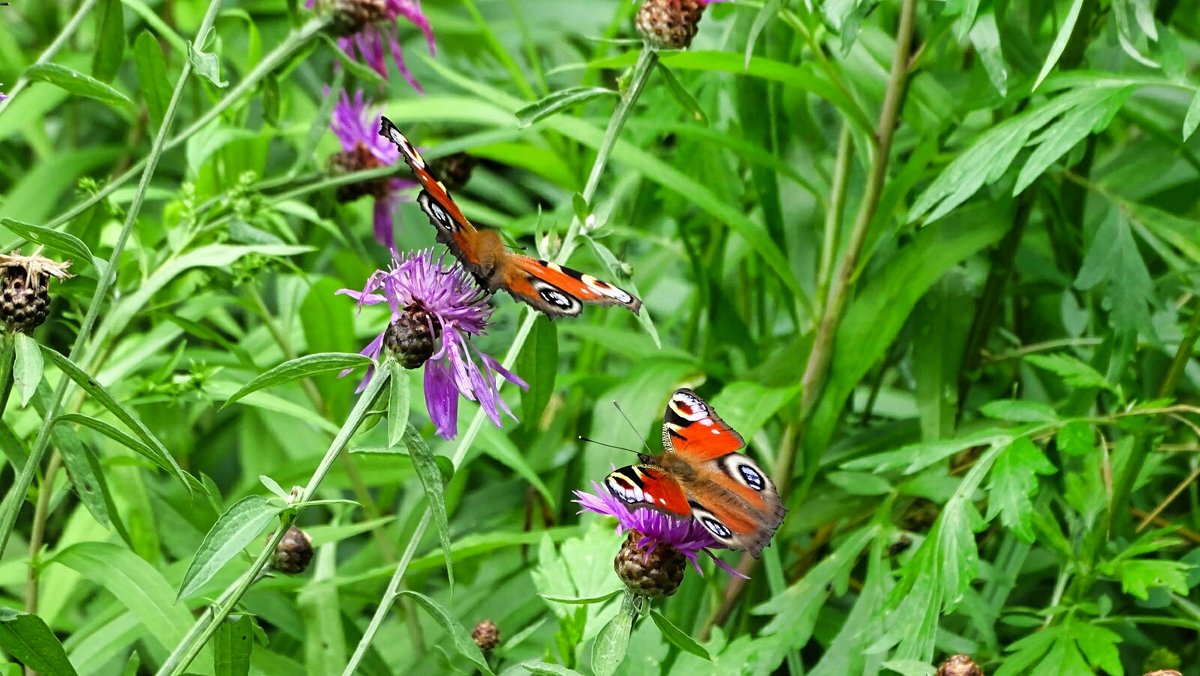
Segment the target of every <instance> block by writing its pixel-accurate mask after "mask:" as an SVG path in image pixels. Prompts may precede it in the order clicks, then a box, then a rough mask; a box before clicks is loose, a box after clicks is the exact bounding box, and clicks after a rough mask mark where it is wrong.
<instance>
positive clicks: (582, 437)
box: [579, 436, 637, 453]
mask: <svg viewBox="0 0 1200 676" xmlns="http://www.w3.org/2000/svg"><path fill="white" fill-rule="evenodd" d="M579 440H580V441H583V442H586V443H589V444H596V445H597V446H603V447H605V448H615V449H617V450H618V451H626V452H629V453H637V451H635V450H633V449H632V448H625V447H624V446H614V445H612V444H606V443H604V442H603V441H596V440H595V439H589V438H588V437H585V436H580V437H579Z"/></svg>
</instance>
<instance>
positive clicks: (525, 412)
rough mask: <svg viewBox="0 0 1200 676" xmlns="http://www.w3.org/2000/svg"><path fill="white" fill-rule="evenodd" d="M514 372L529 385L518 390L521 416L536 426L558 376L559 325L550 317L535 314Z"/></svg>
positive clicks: (552, 392)
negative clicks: (524, 388)
mask: <svg viewBox="0 0 1200 676" xmlns="http://www.w3.org/2000/svg"><path fill="white" fill-rule="evenodd" d="M516 372H517V373H520V374H521V377H522V378H524V379H525V382H527V383H529V388H528V389H526V390H522V391H521V419H522V420H524V421H526V423H527V424H529V425H534V426H536V425H537V424H538V421H539V420H540V419H541V417H542V412H543V411H545V410H546V404H548V403H549V402H550V397H551V396H552V395H553V394H554V381H555V379H556V378H557V377H558V329H557V327H556V326H555V324H554V322H552V321H550V318H549V317H545V316H541V317H538V318H537V320H536V321H534V323H533V330H532V331H530V333H529V339H528V340H527V341H526V342H525V349H523V350H521V354H520V355H519V356H518V357H517V368H516Z"/></svg>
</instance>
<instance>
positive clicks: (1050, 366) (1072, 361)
mask: <svg viewBox="0 0 1200 676" xmlns="http://www.w3.org/2000/svg"><path fill="white" fill-rule="evenodd" d="M1025 361H1027V362H1029V363H1030V364H1033V365H1034V366H1036V367H1038V368H1040V369H1044V370H1046V371H1050V372H1051V373H1054V374H1055V375H1058V376H1059V377H1061V378H1062V379H1063V383H1064V384H1066V385H1069V386H1071V387H1074V388H1095V389H1098V390H1109V391H1112V390H1113V386H1112V384H1111V383H1109V382H1108V381H1107V380H1105V379H1104V376H1102V375H1100V372H1099V371H1097V370H1096V369H1094V368H1092V367H1091V365H1089V364H1087V363H1085V362H1082V361H1080V360H1079V359H1076V358H1075V357H1072V356H1070V355H1068V354H1062V353H1058V354H1031V355H1029V356H1027V357H1025Z"/></svg>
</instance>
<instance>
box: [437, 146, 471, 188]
mask: <svg viewBox="0 0 1200 676" xmlns="http://www.w3.org/2000/svg"><path fill="white" fill-rule="evenodd" d="M474 170H475V158H474V157H472V156H471V155H468V154H466V153H454V154H452V155H447V156H445V157H439V158H438V159H436V160H430V161H429V171H430V172H432V173H433V175H434V176H440V177H441V179H442V183H443V184H444V185H445V186H446V190H449V191H451V192H453V191H455V190H459V189H461V188H462V187H463V186H464V185H466V184H467V181H469V180H471V172H472V171H474Z"/></svg>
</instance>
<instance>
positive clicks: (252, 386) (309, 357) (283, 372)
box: [224, 352, 373, 406]
mask: <svg viewBox="0 0 1200 676" xmlns="http://www.w3.org/2000/svg"><path fill="white" fill-rule="evenodd" d="M372 363H373V362H372V361H371V358H370V357H364V356H363V355H361V354H354V353H351V352H321V353H318V354H306V355H304V356H303V357H297V358H295V359H292V360H289V361H285V362H284V363H282V364H280V365H279V366H276V367H275V368H273V369H271V370H270V371H267V372H266V373H264V374H262V375H260V376H258V377H257V378H255V379H254V380H251V381H250V382H248V383H246V384H245V385H244V386H242V388H241V389H240V390H238V391H237V392H234V393H233V394H232V395H230V396H229V398H228V399H226V400H225V404H224V406H228V405H230V404H232V403H233V402H235V401H237V400H238V399H241V398H242V397H244V396H246V395H247V394H250V393H251V392H257V391H258V390H261V389H264V388H267V387H275V386H277V385H283V384H285V383H290V382H294V381H297V380H300V379H301V378H309V377H312V376H315V375H320V374H322V373H333V372H335V371H338V372H340V371H344V370H346V369H355V368H358V367H360V366H368V365H370V364H372Z"/></svg>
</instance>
